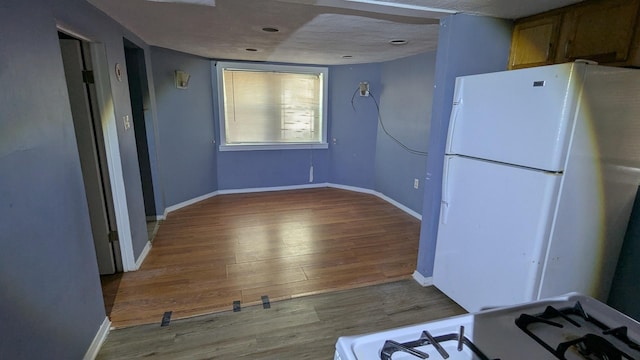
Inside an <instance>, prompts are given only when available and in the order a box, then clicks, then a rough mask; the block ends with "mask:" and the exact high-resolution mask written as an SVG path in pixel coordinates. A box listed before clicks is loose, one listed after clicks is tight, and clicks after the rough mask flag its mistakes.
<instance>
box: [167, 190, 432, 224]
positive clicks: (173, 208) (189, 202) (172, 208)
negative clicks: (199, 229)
mask: <svg viewBox="0 0 640 360" xmlns="http://www.w3.org/2000/svg"><path fill="white" fill-rule="evenodd" d="M323 187H330V188H335V189H342V190H349V191H355V192H359V193H364V194H370V195H374V196H377V197H379V198H380V199H382V200H384V201H386V202H388V203H389V204H391V205H393V206H395V207H397V208H398V209H400V210H402V211H404V212H406V213H407V214H409V215H411V216H413V217H414V218H416V219H418V220H422V215H421V214H419V213H417V212H415V211H413V210H411V209H409V208H408V207H406V206H404V205H402V204H401V203H399V202H397V201H395V200H393V199H392V198H390V197H388V196H386V195H385V194H383V193H381V192H377V191H375V190H371V189H365V188H361V187H357V186H350V185H342V184H333V183H316V184H302V185H289V186H273V187H261V188H245V189H228V190H218V191H214V192H212V193H209V194H205V195H202V196H198V197H196V198H193V199H191V200H187V201H183V202H181V203H179V204H175V205H171V206H169V207H167V208H166V209H165V210H164V215H163V216H161V217H162V220H164V219H165V218H166V217H167V214H169V213H170V212H172V211H176V210H178V209H181V208H183V207H186V206H189V205H193V204H195V203H197V202H199V201H202V200H206V199H208V198H211V197H214V196H217V195H227V194H247V193H254V192H267V191H284V190H301V189H315V188H323Z"/></svg>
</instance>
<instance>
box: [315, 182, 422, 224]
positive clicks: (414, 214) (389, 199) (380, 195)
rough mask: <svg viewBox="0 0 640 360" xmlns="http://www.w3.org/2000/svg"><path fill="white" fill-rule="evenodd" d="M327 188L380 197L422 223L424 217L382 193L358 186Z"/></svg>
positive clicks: (329, 184) (336, 185)
mask: <svg viewBox="0 0 640 360" xmlns="http://www.w3.org/2000/svg"><path fill="white" fill-rule="evenodd" d="M327 186H328V187H332V188H336V189H343V190H349V191H355V192H360V193H365V194H371V195H375V196H377V197H379V198H380V199H382V200H384V201H386V202H388V203H389V204H391V205H393V206H395V207H397V208H398V209H400V210H402V211H404V212H406V213H407V214H409V215H411V216H413V217H414V218H416V219H418V220H420V221H422V215H420V214H418V213H417V212H415V211H413V210H411V209H409V208H408V207H406V206H404V205H402V204H400V203H399V202H397V201H395V200H393V199H392V198H390V197H388V196H387V195H385V194H383V193H381V192H377V191H375V190H371V189H365V188H360V187H356V186H349V185H341V184H332V183H328V184H327Z"/></svg>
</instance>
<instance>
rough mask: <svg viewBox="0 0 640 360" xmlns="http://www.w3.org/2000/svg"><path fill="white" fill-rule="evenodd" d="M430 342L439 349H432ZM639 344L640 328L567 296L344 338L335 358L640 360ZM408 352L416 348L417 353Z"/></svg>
mask: <svg viewBox="0 0 640 360" xmlns="http://www.w3.org/2000/svg"><path fill="white" fill-rule="evenodd" d="M461 327H463V330H462V331H463V338H466V339H467V340H468V343H470V344H472V345H471V346H469V345H466V346H462V347H460V340H459V339H460V338H461V337H460V329H461ZM425 331H426V334H427V335H428V336H427V335H425ZM429 337H431V338H432V339H434V340H436V342H438V344H439V346H440V347H441V349H438V347H437V346H436V347H434V346H433V345H432V343H433V342H432V341H431V340H430V339H429ZM440 340H443V341H440ZM638 341H640V324H639V323H638V322H636V321H635V320H633V319H631V318H629V317H627V316H625V315H623V314H621V313H619V312H618V311H616V310H614V309H612V308H610V307H608V306H607V305H605V304H603V303H601V302H599V301H597V300H595V299H593V298H590V297H586V296H583V295H580V294H567V295H565V296H561V297H556V298H552V299H548V300H542V301H536V302H533V303H527V304H522V305H516V306H511V307H504V308H498V309H493V310H488V311H482V312H479V313H475V314H466V315H461V316H457V317H452V318H447V319H442V320H437V321H433V322H427V323H421V324H416V325H412V326H408V327H403V328H397V329H391V330H387V331H383V332H379V333H373V334H368V335H360V336H348V337H341V338H339V339H338V342H337V343H336V354H335V359H337V360H363V359H366V360H377V359H382V360H388V359H391V360H401V359H406V360H416V359H421V358H422V359H426V358H429V359H453V360H455V359H478V360H485V359H492V360H496V359H502V360H509V359H536V360H538V359H550V360H553V359H567V360H573V359H616V360H617V359H620V360H625V359H634V360H640V347H638V345H637V344H638ZM463 342H464V341H463ZM398 345H400V347H398ZM407 345H409V346H407ZM609 345H612V346H613V347H614V348H615V349H616V350H611V349H610V347H609ZM404 347H413V349H414V350H416V351H417V352H411V351H407V350H405V349H403V348H404ZM459 349H460V350H459ZM474 349H476V350H477V351H474ZM603 349H606V351H605V350H603ZM441 350H444V353H443V352H442V351H441ZM425 355H426V356H425Z"/></svg>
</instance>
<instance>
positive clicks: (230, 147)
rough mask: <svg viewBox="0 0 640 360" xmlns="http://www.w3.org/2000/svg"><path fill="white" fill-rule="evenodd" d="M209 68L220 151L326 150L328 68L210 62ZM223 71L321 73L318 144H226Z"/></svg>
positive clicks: (327, 144)
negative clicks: (213, 77) (214, 88)
mask: <svg viewBox="0 0 640 360" xmlns="http://www.w3.org/2000/svg"><path fill="white" fill-rule="evenodd" d="M211 64H212V65H211V66H213V67H214V68H215V71H216V74H217V79H216V82H217V84H214V86H217V89H218V123H219V124H220V145H219V149H220V151H251V150H295V149H328V148H329V143H328V142H327V122H328V111H329V109H328V98H329V96H328V95H329V68H327V67H314V66H298V65H271V64H258V63H242V62H225V61H218V62H216V61H212V62H211ZM224 69H243V70H245V69H246V70H261V71H276V72H290V73H307V74H319V73H322V137H321V142H318V143H308V142H305V143H259V144H227V143H226V126H225V115H224V84H223V81H222V72H223V71H224Z"/></svg>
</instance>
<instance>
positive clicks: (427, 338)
mask: <svg viewBox="0 0 640 360" xmlns="http://www.w3.org/2000/svg"><path fill="white" fill-rule="evenodd" d="M445 341H457V342H458V346H457V350H458V351H462V350H463V349H464V346H465V345H466V346H467V348H469V349H470V350H471V351H472V352H473V353H474V354H475V355H476V356H477V357H478V358H479V359H480V360H491V359H490V358H488V357H487V356H486V355H485V354H484V353H482V351H480V349H478V347H477V346H476V345H475V344H474V343H473V342H471V340H469V339H468V338H467V337H466V336H464V326H460V332H459V333H457V334H456V333H451V334H446V335H440V336H435V337H433V336H431V334H430V333H429V332H428V331H426V330H425V331H423V332H422V335H421V336H420V339H418V340H415V341H409V342H406V343H398V342H396V341H393V340H387V341H385V343H384V346H383V347H382V351H381V352H380V359H381V360H391V356H392V355H393V353H395V352H398V351H402V352H406V353H408V354H411V355H413V356H415V357H417V358H419V359H426V358H428V357H429V354H427V353H424V352H422V351H420V350H418V349H416V348H418V347H420V346H426V345H432V346H433V347H434V348H435V349H436V351H437V352H438V353H439V354H440V356H441V357H442V358H443V359H448V358H449V354H448V353H447V351H446V350H445V349H444V348H443V347H442V346H441V345H440V343H442V342H445ZM495 360H498V359H495Z"/></svg>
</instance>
